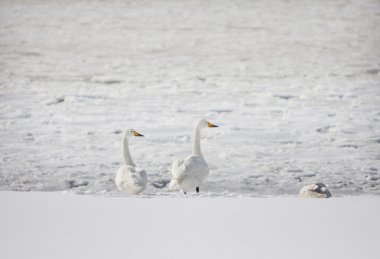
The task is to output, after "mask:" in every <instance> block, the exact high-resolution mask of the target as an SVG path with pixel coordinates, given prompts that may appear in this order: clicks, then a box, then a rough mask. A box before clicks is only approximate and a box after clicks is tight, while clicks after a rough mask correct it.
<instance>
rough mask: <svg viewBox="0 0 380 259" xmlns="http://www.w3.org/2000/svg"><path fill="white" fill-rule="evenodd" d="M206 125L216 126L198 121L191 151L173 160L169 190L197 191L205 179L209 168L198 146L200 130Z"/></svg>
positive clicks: (204, 121)
mask: <svg viewBox="0 0 380 259" xmlns="http://www.w3.org/2000/svg"><path fill="white" fill-rule="evenodd" d="M207 127H210V128H213V127H218V126H216V125H214V124H212V123H210V122H208V121H206V120H201V121H199V122H198V124H197V127H196V129H195V134H194V143H193V153H192V155H190V156H188V157H186V158H185V159H181V160H179V159H178V160H175V161H174V162H173V165H172V180H171V181H170V184H169V189H170V190H175V189H180V190H182V191H183V192H184V193H186V192H187V191H190V190H194V189H195V190H196V191H197V192H199V186H200V185H201V184H202V183H203V182H204V181H205V180H206V179H207V177H208V175H209V169H208V165H207V163H206V161H205V160H204V158H203V155H202V152H201V147H200V134H201V130H202V129H205V128H207Z"/></svg>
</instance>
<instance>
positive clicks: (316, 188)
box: [299, 183, 331, 198]
mask: <svg viewBox="0 0 380 259" xmlns="http://www.w3.org/2000/svg"><path fill="white" fill-rule="evenodd" d="M299 196H300V197H302V198H330V197H331V193H330V191H329V189H327V187H326V185H325V184H323V183H313V184H309V185H305V186H304V187H303V188H302V189H301V191H300V193H299Z"/></svg>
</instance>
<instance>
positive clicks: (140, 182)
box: [115, 129, 148, 194]
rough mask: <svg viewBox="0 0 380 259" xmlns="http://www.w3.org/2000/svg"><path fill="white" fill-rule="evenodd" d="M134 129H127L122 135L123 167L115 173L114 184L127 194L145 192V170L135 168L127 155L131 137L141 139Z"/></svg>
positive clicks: (140, 135) (146, 178)
mask: <svg viewBox="0 0 380 259" xmlns="http://www.w3.org/2000/svg"><path fill="white" fill-rule="evenodd" d="M143 136H144V135H142V134H140V133H138V132H137V131H135V130H134V129H128V130H126V131H125V132H124V135H123V157H124V165H122V166H121V167H120V168H119V170H118V171H117V174H116V178H115V184H116V186H117V188H118V189H119V190H120V191H121V192H123V193H127V194H139V193H141V192H143V191H144V190H145V187H146V184H147V181H148V177H147V174H146V172H145V170H143V169H141V168H138V167H136V165H135V163H134V162H133V160H132V157H131V154H130V153H129V140H130V139H131V138H133V137H143Z"/></svg>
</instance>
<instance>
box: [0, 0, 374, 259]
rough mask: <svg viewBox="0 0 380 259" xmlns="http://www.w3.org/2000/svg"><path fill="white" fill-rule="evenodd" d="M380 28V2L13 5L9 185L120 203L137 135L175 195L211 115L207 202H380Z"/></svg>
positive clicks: (2, 43)
mask: <svg viewBox="0 0 380 259" xmlns="http://www.w3.org/2000/svg"><path fill="white" fill-rule="evenodd" d="M379 27H380V2H379V1H376V0H362V1H348V0H334V1H331V0H322V1H296V0H289V1H285V0H273V1H264V0H260V1H240V0H207V1H204V0H190V1H174V0H173V1H169V0H167V1H156V0H145V1H121V0H120V1H87V0H86V1H85V0H82V1H44V0H31V1H21V0H17V1H6V0H2V1H0V190H22V191H27V190H32V191H64V190H71V191H73V192H75V193H97V194H102V195H111V196H112V195H116V194H117V190H116V188H115V185H114V183H113V179H114V176H115V173H116V170H117V169H118V167H119V166H120V165H121V162H122V158H121V136H122V134H121V133H122V131H123V130H124V129H126V128H130V127H133V128H135V129H136V130H138V131H139V132H141V133H143V134H145V136H146V137H145V138H144V139H139V140H136V141H134V142H133V143H132V146H131V152H132V155H133V157H134V160H135V162H136V164H138V165H139V166H140V167H143V168H145V169H146V171H147V172H148V174H149V177H150V181H151V183H153V182H158V184H156V186H162V185H163V184H162V183H163V182H165V180H167V179H169V177H170V165H171V163H172V161H173V159H174V158H175V157H183V156H185V155H187V154H189V152H190V150H191V146H190V145H191V138H192V133H193V128H194V125H195V122H196V120H198V119H199V118H201V117H206V118H208V119H209V120H210V121H212V122H214V123H216V124H219V125H220V126H221V127H220V128H218V129H213V130H209V131H207V132H206V133H205V135H206V136H205V137H204V139H203V141H202V148H203V153H204V155H205V159H206V160H207V161H208V163H209V165H210V167H211V175H210V178H209V180H208V182H207V183H205V184H204V186H202V188H201V191H202V192H203V194H202V195H203V196H248V195H249V196H251V195H268V194H269V195H283V194H288V195H294V194H296V193H297V192H298V190H299V189H300V188H301V186H303V185H305V184H306V183H309V182H315V181H322V182H324V183H326V184H328V185H329V188H330V190H331V192H332V194H333V196H335V195H347V194H349V195H350V194H355V195H356V194H375V195H379V194H380V109H379V108H380V83H379V82H380V72H379V71H380V48H379V46H380V30H379ZM146 193H147V195H148V196H149V195H154V194H157V195H165V194H166V189H165V188H163V189H160V188H156V187H154V186H152V185H151V184H149V186H148V188H147V190H146ZM169 195H173V194H169ZM33 197H34V196H33ZM112 201H114V202H121V201H120V200H117V199H115V200H112ZM142 202H143V203H149V202H152V201H150V200H147V201H145V200H144V201H142ZM189 202H190V201H189ZM229 202H231V201H229ZM245 202H246V203H249V202H251V200H247V201H244V202H243V203H245ZM133 203H134V204H135V203H136V204H137V201H135V200H133ZM231 203H232V202H231ZM259 203H262V201H260V202H259ZM170 205H171V203H168V204H167V205H166V206H170ZM174 205H175V206H177V203H174V204H173V206H174ZM230 205H231V206H235V205H232V204H230ZM136 206H137V205H136ZM181 206H182V205H181ZM305 206H311V205H305ZM179 211H180V210H179ZM255 211H256V210H255ZM65 213H66V212H65ZM252 213H253V212H252ZM323 213H324V212H323ZM321 214H322V212H321ZM326 214H327V215H329V214H330V213H329V212H327V213H326ZM249 215H251V214H249ZM99 217H102V216H101V215H99ZM216 218H217V217H216ZM52 220H53V219H52ZM110 220H111V219H110ZM114 220H119V221H122V220H123V219H122V216H120V217H119V218H117V219H114ZM150 220H152V221H153V220H154V219H153V218H152V219H150ZM246 220H248V218H246ZM150 224H151V225H150V226H151V227H154V225H153V223H150ZM305 224H306V223H305ZM363 224H367V221H366V220H363ZM67 227H68V229H66V230H65V229H63V231H73V229H70V226H67ZM157 227H158V228H161V229H162V230H163V229H164V227H163V226H157ZM288 227H290V226H288ZM95 228H96V227H95ZM200 231H201V230H200ZM217 231H221V230H217ZM272 231H274V230H273V229H272ZM304 231H305V232H303V233H304V235H305V236H306V237H303V238H309V236H308V235H311V236H312V238H313V236H314V233H313V232H312V231H310V233H309V232H308V230H307V229H306V228H305V230H304ZM320 231H322V230H320ZM345 231H347V232H345V233H348V232H349V231H351V230H349V229H347V230H345ZM116 232H117V231H116ZM326 232H328V229H327V230H326ZM112 233H114V232H113V231H112V232H111V230H110V235H112ZM318 233H319V232H318ZM321 233H322V232H321ZM202 234H204V233H203V232H200V233H199V235H202ZM127 236H128V234H127ZM173 236H176V237H178V240H177V241H176V242H177V243H178V242H180V240H181V238H189V237H186V235H185V233H183V231H182V230H181V229H177V231H174V232H173ZM326 236H327V237H328V236H329V235H328V233H326ZM148 238H149V237H148ZM228 238H233V237H232V236H231V237H228ZM267 238H270V237H269V236H267ZM274 238H276V237H274ZM281 238H283V239H284V241H286V242H288V241H287V240H286V238H285V237H281ZM186 240H188V241H190V240H189V239H186ZM191 240H192V241H194V240H196V235H195V234H194V235H193V236H192V238H191ZM62 241H64V240H62ZM94 241H95V240H94ZM166 245H167V247H168V250H167V252H170V243H168V244H166ZM252 247H254V245H252ZM348 248H349V246H348ZM262 249H264V248H262ZM144 250H145V249H143V250H142V251H141V252H144ZM63 252H65V253H70V251H69V250H67V251H63ZM161 252H162V253H164V252H165V251H161ZM311 252H314V253H318V252H319V251H318V249H316V250H314V251H311ZM182 258H183V257H182Z"/></svg>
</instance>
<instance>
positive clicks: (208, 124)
mask: <svg viewBox="0 0 380 259" xmlns="http://www.w3.org/2000/svg"><path fill="white" fill-rule="evenodd" d="M207 126H208V127H209V128H217V127H219V126H217V125H215V124H212V123H211V122H207Z"/></svg>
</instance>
